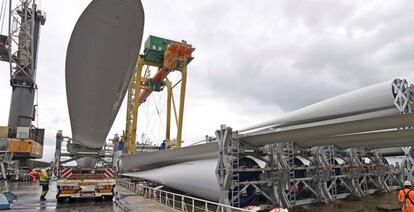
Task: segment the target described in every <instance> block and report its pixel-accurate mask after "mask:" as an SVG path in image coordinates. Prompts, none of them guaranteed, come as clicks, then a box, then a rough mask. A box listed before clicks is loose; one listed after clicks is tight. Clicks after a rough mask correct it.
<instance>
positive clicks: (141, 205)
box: [8, 181, 173, 212]
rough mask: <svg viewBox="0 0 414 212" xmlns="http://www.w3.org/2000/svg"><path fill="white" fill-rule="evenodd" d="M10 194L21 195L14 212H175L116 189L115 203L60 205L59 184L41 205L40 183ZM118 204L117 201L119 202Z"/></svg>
mask: <svg viewBox="0 0 414 212" xmlns="http://www.w3.org/2000/svg"><path fill="white" fill-rule="evenodd" d="M8 187H9V190H10V191H11V192H13V193H14V194H15V195H17V201H16V202H15V203H14V204H13V206H12V208H11V209H10V210H11V211H30V212H31V211H59V212H63V211H68V212H69V211H70V212H84V211H85V212H86V211H88V212H89V211H91V212H98V211H99V212H110V211H115V212H118V211H154V212H157V211H173V210H172V209H170V208H168V207H166V206H163V205H161V204H158V203H157V202H155V201H152V200H148V199H143V198H140V197H138V196H136V195H134V194H133V193H131V192H129V191H127V190H126V189H122V188H121V187H116V193H117V195H116V198H113V199H103V200H102V199H100V200H94V199H75V200H71V201H69V200H67V201H65V202H57V201H56V192H57V191H56V182H55V181H52V182H51V183H50V185H49V189H50V190H49V192H48V194H47V195H46V201H40V193H41V190H42V188H41V186H40V185H39V183H38V182H36V183H33V182H9V183H8ZM115 200H117V201H115Z"/></svg>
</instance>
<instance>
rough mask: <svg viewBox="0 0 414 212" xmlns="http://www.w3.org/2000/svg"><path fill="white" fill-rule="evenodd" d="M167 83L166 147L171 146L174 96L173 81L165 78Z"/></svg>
mask: <svg viewBox="0 0 414 212" xmlns="http://www.w3.org/2000/svg"><path fill="white" fill-rule="evenodd" d="M165 85H166V86H167V123H166V125H167V126H166V128H165V141H166V147H169V146H170V139H171V138H170V133H171V100H172V99H171V98H172V86H171V81H169V80H168V79H166V80H165Z"/></svg>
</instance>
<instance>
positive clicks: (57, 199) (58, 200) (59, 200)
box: [56, 197, 66, 202]
mask: <svg viewBox="0 0 414 212" xmlns="http://www.w3.org/2000/svg"><path fill="white" fill-rule="evenodd" d="M65 199H66V198H65V197H56V201H57V202H64V201H65Z"/></svg>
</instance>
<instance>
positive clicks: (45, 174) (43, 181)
mask: <svg viewBox="0 0 414 212" xmlns="http://www.w3.org/2000/svg"><path fill="white" fill-rule="evenodd" d="M49 170H50V169H49V168H46V169H43V170H42V173H41V174H40V185H41V186H42V193H41V195H40V200H46V198H45V196H46V194H47V192H48V191H49Z"/></svg>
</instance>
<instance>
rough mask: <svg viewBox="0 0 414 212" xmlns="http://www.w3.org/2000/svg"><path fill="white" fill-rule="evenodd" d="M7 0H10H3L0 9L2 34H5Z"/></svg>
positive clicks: (0, 30) (0, 29)
mask: <svg viewBox="0 0 414 212" xmlns="http://www.w3.org/2000/svg"><path fill="white" fill-rule="evenodd" d="M7 1H8V0H3V1H2V2H1V9H0V19H1V28H0V33H1V34H3V28H4V20H5V19H6V17H5V16H6V8H7Z"/></svg>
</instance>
